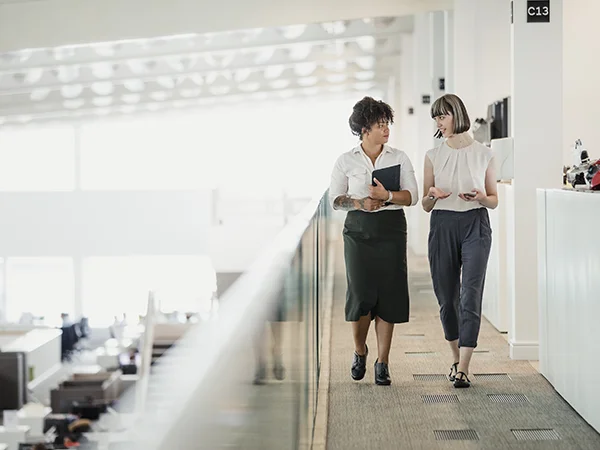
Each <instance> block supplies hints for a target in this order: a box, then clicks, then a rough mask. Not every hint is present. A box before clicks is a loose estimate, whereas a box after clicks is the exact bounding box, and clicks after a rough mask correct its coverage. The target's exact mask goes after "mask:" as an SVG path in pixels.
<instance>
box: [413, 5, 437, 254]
mask: <svg viewBox="0 0 600 450" xmlns="http://www.w3.org/2000/svg"><path fill="white" fill-rule="evenodd" d="M432 51H433V36H432V19H431V14H429V13H427V14H418V15H416V16H415V29H414V32H413V58H412V68H413V77H414V102H415V104H414V125H415V127H414V129H415V132H416V135H415V148H414V153H413V154H412V155H411V161H412V163H413V166H414V168H415V174H416V176H417V180H419V182H420V183H421V185H419V194H420V195H423V192H422V189H423V186H422V180H423V161H424V158H425V153H426V152H427V150H429V149H431V148H433V146H434V138H433V134H434V122H433V120H432V119H431V115H430V113H429V111H430V108H431V102H432V101H433V100H434V99H433V95H434V93H433V67H432V65H433V54H432ZM407 217H408V221H409V222H408V224H409V232H408V240H409V241H408V243H409V246H410V248H411V250H412V251H413V252H415V253H416V254H417V255H426V254H427V233H428V231H429V225H428V224H429V222H428V221H429V215H428V214H426V213H425V212H424V211H423V209H422V208H421V207H420V205H416V206H415V207H412V208H408V210H407Z"/></svg>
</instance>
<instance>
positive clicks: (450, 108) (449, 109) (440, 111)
mask: <svg viewBox="0 0 600 450" xmlns="http://www.w3.org/2000/svg"><path fill="white" fill-rule="evenodd" d="M448 115H450V116H452V119H453V120H454V130H453V134H460V133H465V132H467V131H469V129H470V128H471V119H469V113H467V108H466V107H465V104H464V103H463V101H462V100H461V99H460V98H459V97H458V96H456V95H454V94H446V95H442V96H441V97H440V98H438V99H437V100H436V101H435V102H433V105H431V118H432V119H435V118H436V117H439V116H448ZM434 137H436V138H438V139H439V138H441V137H442V132H441V131H440V130H437V131H436V133H435V134H434Z"/></svg>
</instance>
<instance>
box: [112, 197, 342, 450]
mask: <svg viewBox="0 0 600 450" xmlns="http://www.w3.org/2000/svg"><path fill="white" fill-rule="evenodd" d="M331 218H332V211H331V209H330V206H329V204H328V202H327V196H326V195H324V196H322V197H321V198H320V199H317V200H315V201H312V202H310V203H309V204H308V205H307V206H306V208H305V209H304V210H303V211H302V212H301V213H300V214H298V215H297V216H296V217H295V218H294V220H293V221H291V222H290V223H289V224H288V225H287V226H286V227H285V228H284V229H283V231H282V232H281V233H280V234H279V235H278V236H276V237H274V239H273V242H272V244H271V245H270V246H269V247H268V248H265V250H264V251H263V252H262V254H261V255H260V257H259V258H258V259H257V260H256V261H255V262H254V264H253V265H252V266H251V267H250V268H249V270H248V271H247V272H246V273H244V275H242V276H241V277H240V278H239V279H238V280H237V281H236V282H235V283H234V284H233V285H232V286H231V287H230V288H229V290H228V291H227V292H226V293H225V295H224V296H223V297H222V298H221V300H220V307H219V312H218V315H217V316H216V317H214V318H213V319H212V320H210V321H208V322H205V323H202V324H201V325H198V326H195V327H193V328H192V329H191V330H190V331H189V332H188V333H187V334H186V335H185V336H184V337H183V338H182V339H181V340H180V341H178V343H177V344H176V345H175V346H174V347H173V348H172V349H171V350H170V351H168V352H167V353H166V354H165V355H164V356H163V357H162V358H160V360H158V362H157V363H156V364H155V365H154V366H153V367H152V369H151V371H150V376H149V377H148V378H147V379H146V380H145V382H142V383H139V384H138V389H137V395H133V393H131V392H130V393H128V395H127V396H126V397H125V398H124V399H123V401H122V413H121V420H120V421H119V425H120V427H121V429H122V430H123V431H122V432H121V433H116V432H113V433H111V434H112V436H111V438H110V440H111V441H112V442H113V443H114V444H118V443H119V442H122V443H123V444H124V445H123V448H136V449H140V450H141V449H144V450H151V449H161V450H164V449H173V450H176V449H217V448H228V449H236V448H239V449H261V450H270V449H273V450H285V449H297V448H309V446H310V443H311V440H312V437H313V432H314V421H315V415H316V411H317V395H318V386H319V368H320V364H319V362H320V356H321V340H322V323H323V314H324V308H323V307H322V302H323V299H324V298H325V295H326V292H327V289H330V288H331V285H330V284H331V280H332V277H331V276H328V275H330V273H328V271H330V262H331V261H330V248H331V247H330V242H331V237H332V235H331V231H330V230H332V227H331V222H332V221H331ZM240 229H243V224H240ZM248 239H252V236H248ZM126 411H129V413H128V414H125V412H126ZM127 419H131V420H127ZM132 444H133V445H132ZM125 445H126V447H125ZM116 448H121V447H120V446H118V447H116Z"/></svg>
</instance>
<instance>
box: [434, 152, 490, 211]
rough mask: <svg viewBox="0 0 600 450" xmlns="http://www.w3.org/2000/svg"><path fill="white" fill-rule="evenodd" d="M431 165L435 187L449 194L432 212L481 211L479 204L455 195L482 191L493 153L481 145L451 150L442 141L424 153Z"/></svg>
mask: <svg viewBox="0 0 600 450" xmlns="http://www.w3.org/2000/svg"><path fill="white" fill-rule="evenodd" d="M427 157H428V158H429V160H430V161H431V164H432V165H433V176H434V180H435V181H434V186H435V187H437V188H440V189H442V190H443V191H445V192H451V193H452V195H450V197H448V198H445V199H440V200H438V201H437V202H436V203H435V206H434V207H433V209H441V210H448V211H470V210H471V209H477V208H482V206H481V205H480V204H479V203H478V202H466V201H464V200H462V199H461V198H460V197H459V196H458V194H461V193H463V194H464V193H465V192H471V191H472V190H473V189H478V190H480V191H483V192H485V173H486V171H487V169H488V167H489V165H490V162H491V161H492V157H493V153H492V150H491V149H490V148H489V147H487V146H485V145H483V144H482V143H480V142H477V141H474V142H473V143H472V144H471V145H469V146H467V147H464V148H461V149H454V148H451V147H449V146H448V144H446V143H445V142H443V143H442V144H441V145H440V146H439V147H436V148H434V149H431V150H429V151H428V152H427Z"/></svg>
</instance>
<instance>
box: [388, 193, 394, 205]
mask: <svg viewBox="0 0 600 450" xmlns="http://www.w3.org/2000/svg"><path fill="white" fill-rule="evenodd" d="M388 192H389V196H388V199H387V201H388V203H390V202H391V201H392V200H393V199H394V194H392V191H388Z"/></svg>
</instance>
